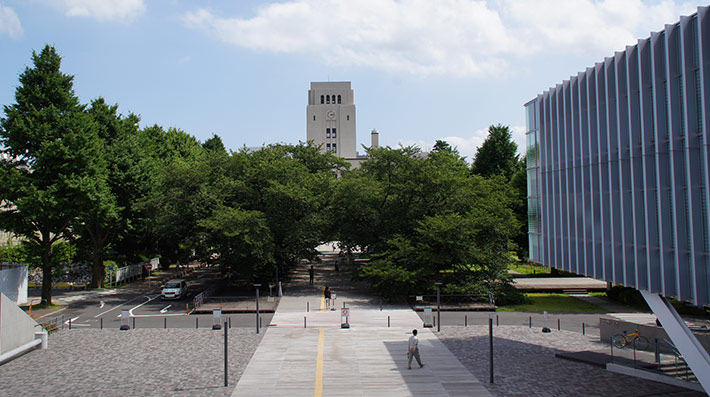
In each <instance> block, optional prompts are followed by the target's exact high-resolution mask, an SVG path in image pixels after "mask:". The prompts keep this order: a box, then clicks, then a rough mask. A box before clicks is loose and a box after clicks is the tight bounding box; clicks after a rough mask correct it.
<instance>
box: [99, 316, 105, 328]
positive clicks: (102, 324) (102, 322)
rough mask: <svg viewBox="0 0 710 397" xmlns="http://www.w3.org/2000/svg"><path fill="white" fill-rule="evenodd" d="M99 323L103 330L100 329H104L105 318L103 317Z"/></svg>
mask: <svg viewBox="0 0 710 397" xmlns="http://www.w3.org/2000/svg"><path fill="white" fill-rule="evenodd" d="M99 322H100V323H101V328H100V329H104V318H103V317H101V318H100V321H99Z"/></svg>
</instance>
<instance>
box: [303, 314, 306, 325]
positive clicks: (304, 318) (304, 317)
mask: <svg viewBox="0 0 710 397" xmlns="http://www.w3.org/2000/svg"><path fill="white" fill-rule="evenodd" d="M303 328H306V316H303Z"/></svg>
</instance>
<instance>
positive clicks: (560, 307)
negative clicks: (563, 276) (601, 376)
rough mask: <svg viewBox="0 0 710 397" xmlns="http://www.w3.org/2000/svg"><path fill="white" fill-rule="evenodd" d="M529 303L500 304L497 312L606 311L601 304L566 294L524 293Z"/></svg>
mask: <svg viewBox="0 0 710 397" xmlns="http://www.w3.org/2000/svg"><path fill="white" fill-rule="evenodd" d="M526 296H527V298H528V300H529V301H530V303H527V304H524V305H511V306H502V307H499V308H498V309H497V310H498V311H499V312H543V311H547V312H550V313H606V312H607V310H606V309H604V308H603V307H601V306H597V305H595V304H592V303H588V302H585V301H583V300H581V299H578V298H575V297H573V296H569V295H566V294H537V293H531V294H526Z"/></svg>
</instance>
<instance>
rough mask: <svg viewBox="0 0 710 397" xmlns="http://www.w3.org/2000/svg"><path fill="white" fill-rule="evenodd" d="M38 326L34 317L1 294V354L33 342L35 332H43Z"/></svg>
mask: <svg viewBox="0 0 710 397" xmlns="http://www.w3.org/2000/svg"><path fill="white" fill-rule="evenodd" d="M36 325H37V322H36V321H35V320H34V319H33V318H32V317H30V316H28V315H27V313H25V312H24V311H23V310H22V309H20V307H19V306H17V305H16V304H15V303H14V302H13V301H12V300H10V299H9V298H8V297H7V296H5V294H2V293H0V354H4V353H7V352H8V351H10V350H13V349H16V348H18V347H20V346H22V345H24V344H26V343H30V342H32V341H33V340H34V339H35V332H37V331H41V330H42V329H41V328H40V327H37V326H36Z"/></svg>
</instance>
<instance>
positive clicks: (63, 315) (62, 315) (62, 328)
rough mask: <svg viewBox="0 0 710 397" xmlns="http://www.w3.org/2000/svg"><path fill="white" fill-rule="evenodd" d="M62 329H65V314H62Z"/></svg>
mask: <svg viewBox="0 0 710 397" xmlns="http://www.w3.org/2000/svg"><path fill="white" fill-rule="evenodd" d="M62 331H64V315H63V314H62Z"/></svg>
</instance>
